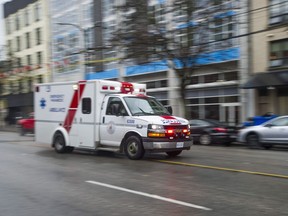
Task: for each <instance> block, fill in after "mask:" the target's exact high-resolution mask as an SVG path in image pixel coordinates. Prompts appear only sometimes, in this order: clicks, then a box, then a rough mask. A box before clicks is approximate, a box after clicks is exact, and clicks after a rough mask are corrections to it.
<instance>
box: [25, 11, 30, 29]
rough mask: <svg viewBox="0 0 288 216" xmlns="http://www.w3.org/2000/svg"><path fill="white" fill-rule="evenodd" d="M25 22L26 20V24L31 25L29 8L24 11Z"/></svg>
mask: <svg viewBox="0 0 288 216" xmlns="http://www.w3.org/2000/svg"><path fill="white" fill-rule="evenodd" d="M24 22H25V25H26V26H28V25H29V11H28V9H26V10H25V12H24Z"/></svg>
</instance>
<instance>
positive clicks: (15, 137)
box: [0, 125, 35, 142]
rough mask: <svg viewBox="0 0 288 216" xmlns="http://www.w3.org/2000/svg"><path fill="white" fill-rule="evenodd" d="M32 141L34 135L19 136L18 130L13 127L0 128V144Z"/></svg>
mask: <svg viewBox="0 0 288 216" xmlns="http://www.w3.org/2000/svg"><path fill="white" fill-rule="evenodd" d="M34 139H35V138H34V134H25V136H20V134H19V132H18V128H17V127H16V126H15V125H9V126H5V127H3V126H0V142H20V141H34Z"/></svg>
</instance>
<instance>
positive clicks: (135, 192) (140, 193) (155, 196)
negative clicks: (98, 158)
mask: <svg viewBox="0 0 288 216" xmlns="http://www.w3.org/2000/svg"><path fill="white" fill-rule="evenodd" d="M86 182H87V183H90V184H94V185H99V186H103V187H107V188H112V189H115V190H120V191H124V192H128V193H133V194H137V195H140V196H146V197H150V198H153V199H158V200H162V201H166V202H170V203H175V204H178V205H182V206H187V207H191V208H196V209H201V210H206V211H211V210H212V209H210V208H206V207H204V206H199V205H195V204H192V203H187V202H183V201H179V200H175V199H171V198H166V197H162V196H158V195H155V194H149V193H144V192H140V191H135V190H130V189H127V188H123V187H118V186H115V185H110V184H105V183H101V182H96V181H86Z"/></svg>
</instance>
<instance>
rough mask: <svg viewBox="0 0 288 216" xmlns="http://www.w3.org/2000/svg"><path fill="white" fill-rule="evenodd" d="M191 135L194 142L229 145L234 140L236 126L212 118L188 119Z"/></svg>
mask: <svg viewBox="0 0 288 216" xmlns="http://www.w3.org/2000/svg"><path fill="white" fill-rule="evenodd" d="M189 122H190V127H191V136H192V137H193V141H194V142H195V143H199V144H201V145H210V144H213V143H218V144H225V145H230V144H231V142H234V141H236V138H237V128H236V127H233V126H228V125H227V124H225V123H222V122H219V121H216V120H212V119H193V120H190V121H189Z"/></svg>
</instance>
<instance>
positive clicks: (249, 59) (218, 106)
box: [0, 0, 288, 124]
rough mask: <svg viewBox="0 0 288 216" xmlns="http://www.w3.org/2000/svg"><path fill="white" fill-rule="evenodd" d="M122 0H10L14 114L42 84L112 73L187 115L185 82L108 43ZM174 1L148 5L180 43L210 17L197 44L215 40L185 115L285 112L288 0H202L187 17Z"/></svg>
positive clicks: (7, 66)
mask: <svg viewBox="0 0 288 216" xmlns="http://www.w3.org/2000/svg"><path fill="white" fill-rule="evenodd" d="M123 2H124V1H117V0H82V1H76V0H61V1H57V0H21V1H19V0H18V1H17V0H12V1H10V2H7V3H6V4H4V15H5V23H6V42H7V43H6V48H5V50H6V51H5V52H6V59H5V61H2V63H1V73H0V76H1V81H0V95H1V97H0V102H1V103H0V106H1V107H2V110H3V109H5V108H7V112H8V115H10V116H12V115H15V113H17V112H28V111H32V110H33V100H32V98H33V96H32V86H33V83H41V82H47V81H52V82H58V81H70V80H82V79H111V80H119V81H131V82H141V83H146V84H147V88H148V89H147V92H148V94H149V95H152V96H155V97H156V98H157V99H158V100H160V101H161V102H162V103H163V104H164V105H172V106H173V108H174V111H175V112H174V113H175V114H176V115H180V116H181V115H182V116H183V115H184V113H183V111H182V110H181V106H183V105H182V104H180V103H179V102H178V99H179V94H178V93H177V91H175V89H176V88H177V85H179V80H178V79H177V77H176V76H175V73H174V72H173V70H171V69H170V68H169V67H168V65H167V64H166V65H165V64H162V65H159V64H158V62H155V61H151V62H148V63H147V62H146V63H145V64H139V63H138V62H135V61H132V60H131V61H129V59H126V60H125V61H120V59H121V58H122V55H123V53H121V52H120V51H119V50H116V49H115V48H114V47H111V46H110V45H109V40H110V39H111V37H112V33H113V32H114V30H115V29H116V28H117V26H119V25H121V23H122V21H123V16H122V15H121V14H119V11H117V10H115V5H117V4H118V5H119V3H123ZM174 3H175V0H150V1H146V3H145V4H146V5H143V6H145V7H147V10H148V11H149V12H151V14H153V15H154V18H155V21H156V22H158V24H161V25H162V26H163V28H164V29H165V31H167V32H171V30H173V32H174V37H175V38H176V40H178V41H180V42H181V41H185V40H187V38H185V35H184V34H183V30H184V29H185V28H187V27H189V25H190V26H191V25H194V23H201V26H202V27H203V28H202V29H201V31H202V33H203V31H204V32H205V37H203V36H202V35H200V34H197V32H195V34H194V36H193V38H194V40H195V42H196V43H199V44H201V43H202V44H203V42H205V43H206V44H208V45H207V46H206V48H205V50H203V53H205V56H204V55H203V58H200V59H199V61H200V62H201V67H199V68H197V69H196V70H194V71H193V73H191V76H192V77H191V78H192V79H191V83H190V84H189V85H188V86H187V88H186V101H187V103H186V108H187V110H188V112H187V113H188V116H186V117H187V118H212V119H217V120H220V121H223V122H228V123H230V124H238V123H240V122H242V121H244V120H245V119H246V118H247V117H250V116H253V115H257V114H258V115H259V114H263V113H265V112H268V111H271V112H275V113H277V114H285V112H286V110H287V106H288V99H287V98H288V96H287V92H288V91H287V89H286V88H287V87H285V85H287V82H286V80H287V75H286V73H287V72H286V71H285V67H286V65H287V64H286V63H287V61H286V60H285V58H286V57H287V55H286V54H287V49H288V48H287V47H288V45H286V43H287V42H286V40H287V27H286V26H285V23H286V22H287V19H286V18H287V14H286V9H287V4H288V3H287V0H265V1H263V0H255V1H248V0H241V1H240V0H199V1H195V4H196V6H197V7H196V8H198V9H197V10H195V11H194V12H193V15H192V19H191V22H188V23H187V19H186V22H185V16H186V15H185V14H183V13H181V12H180V11H177V10H174V11H173V10H172V9H173V7H174V5H175V4H174ZM168 11H173V12H172V13H171V12H169V13H168ZM207 11H208V12H209V13H210V16H209V17H207ZM197 41H198V42H197ZM261 72H262V73H261ZM256 73H257V74H256ZM267 81H269V82H267Z"/></svg>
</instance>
